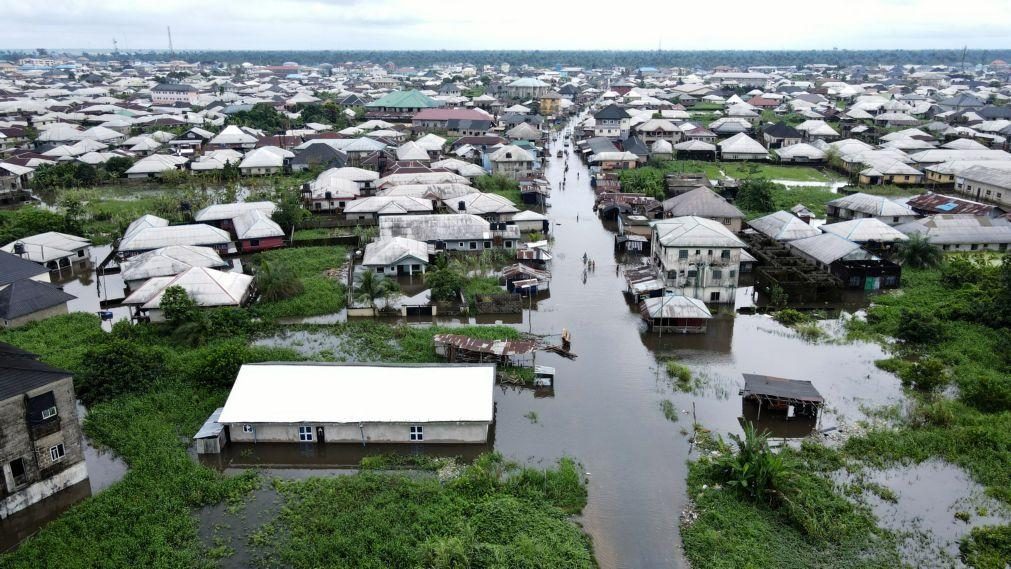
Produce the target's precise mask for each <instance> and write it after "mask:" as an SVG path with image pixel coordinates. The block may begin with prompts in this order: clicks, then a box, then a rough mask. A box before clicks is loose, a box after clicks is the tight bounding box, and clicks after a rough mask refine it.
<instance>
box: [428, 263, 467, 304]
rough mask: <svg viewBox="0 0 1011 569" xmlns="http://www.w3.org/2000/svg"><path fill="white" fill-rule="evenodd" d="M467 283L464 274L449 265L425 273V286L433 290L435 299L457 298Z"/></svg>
mask: <svg viewBox="0 0 1011 569" xmlns="http://www.w3.org/2000/svg"><path fill="white" fill-rule="evenodd" d="M466 284H467V281H466V279H464V277H463V275H462V274H460V273H459V272H457V271H454V270H453V269H450V268H448V267H446V268H440V269H435V270H434V271H429V272H427V273H425V286H427V287H428V288H430V289H431V290H432V298H433V299H434V300H456V299H457V298H458V297H459V295H460V291H461V290H463V287H464V286H466Z"/></svg>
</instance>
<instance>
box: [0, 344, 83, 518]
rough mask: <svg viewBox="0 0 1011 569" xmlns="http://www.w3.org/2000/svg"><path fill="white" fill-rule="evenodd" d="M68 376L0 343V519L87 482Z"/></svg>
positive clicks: (33, 357)
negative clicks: (0, 435)
mask: <svg viewBox="0 0 1011 569" xmlns="http://www.w3.org/2000/svg"><path fill="white" fill-rule="evenodd" d="M76 400H77V397H76V396H75V395H74V381H73V378H72V377H71V375H70V372H67V371H63V370H61V369H57V368H54V367H52V366H49V365H47V364H44V363H42V362H40V361H39V360H38V358H37V356H36V355H34V354H32V353H29V352H26V351H24V350H21V349H18V348H16V347H14V346H11V345H9V344H4V343H0V433H2V437H0V461H2V464H0V470H2V472H0V519H2V518H6V517H7V516H10V515H11V514H13V513H15V512H18V511H20V510H23V509H25V508H27V507H28V506H31V505H32V504H35V503H36V502H39V501H41V500H43V499H45V498H47V497H49V496H52V495H53V494H56V493H57V492H59V491H61V490H64V489H65V488H68V487H70V486H73V485H74V484H77V483H79V482H83V481H84V480H86V479H87V478H88V468H87V466H86V465H85V462H84V449H83V443H82V439H81V426H80V422H79V421H78V420H77V406H76Z"/></svg>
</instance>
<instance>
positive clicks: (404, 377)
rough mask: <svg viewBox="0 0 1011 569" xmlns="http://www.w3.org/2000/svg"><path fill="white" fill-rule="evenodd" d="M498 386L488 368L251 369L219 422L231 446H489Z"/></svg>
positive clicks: (491, 368) (241, 372)
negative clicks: (282, 444)
mask: <svg viewBox="0 0 1011 569" xmlns="http://www.w3.org/2000/svg"><path fill="white" fill-rule="evenodd" d="M494 387H495V366H494V365H486V364H475V365H470V364H467V365H454V364H439V365H402V364H400V365H376V364H369V365H354V364H332V363H315V362H311V363H262V364H247V365H244V366H242V368H241V369H240V370H239V374H238V376H237V377H236V378H235V383H234V385H233V386H232V391H231V393H230V394H229V395H228V401H227V402H226V403H225V406H224V408H223V410H222V411H221V414H220V415H219V416H218V419H217V421H216V422H217V423H218V424H219V425H221V426H222V428H223V430H224V438H225V440H226V441H230V442H231V443H302V444H324V443H352V444H368V443H408V444H438V443H485V442H487V440H488V430H489V427H490V426H491V424H492V422H493V420H494V414H495V403H494V399H493V393H494ZM307 395H311V396H307Z"/></svg>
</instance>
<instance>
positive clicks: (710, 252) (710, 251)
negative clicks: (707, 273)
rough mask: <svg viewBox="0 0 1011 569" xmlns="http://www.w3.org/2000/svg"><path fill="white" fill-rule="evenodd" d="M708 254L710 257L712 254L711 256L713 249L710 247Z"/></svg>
mask: <svg viewBox="0 0 1011 569" xmlns="http://www.w3.org/2000/svg"><path fill="white" fill-rule="evenodd" d="M709 256H710V257H712V256H713V250H712V249H710V250H709Z"/></svg>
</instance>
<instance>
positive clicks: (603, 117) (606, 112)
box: [593, 104, 631, 140]
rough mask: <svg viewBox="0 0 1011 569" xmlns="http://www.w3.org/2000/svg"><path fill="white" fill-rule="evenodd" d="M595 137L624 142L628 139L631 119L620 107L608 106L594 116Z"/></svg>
mask: <svg viewBox="0 0 1011 569" xmlns="http://www.w3.org/2000/svg"><path fill="white" fill-rule="evenodd" d="M593 119H594V121H595V122H594V125H593V136H603V137H606V138H610V139H617V140H624V139H626V138H628V129H629V122H630V119H631V117H630V116H629V114H628V112H626V111H625V109H623V108H621V107H619V106H618V105H613V104H612V105H608V106H606V107H604V108H603V109H600V110H599V111H597V112H596V113H594V115H593Z"/></svg>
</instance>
